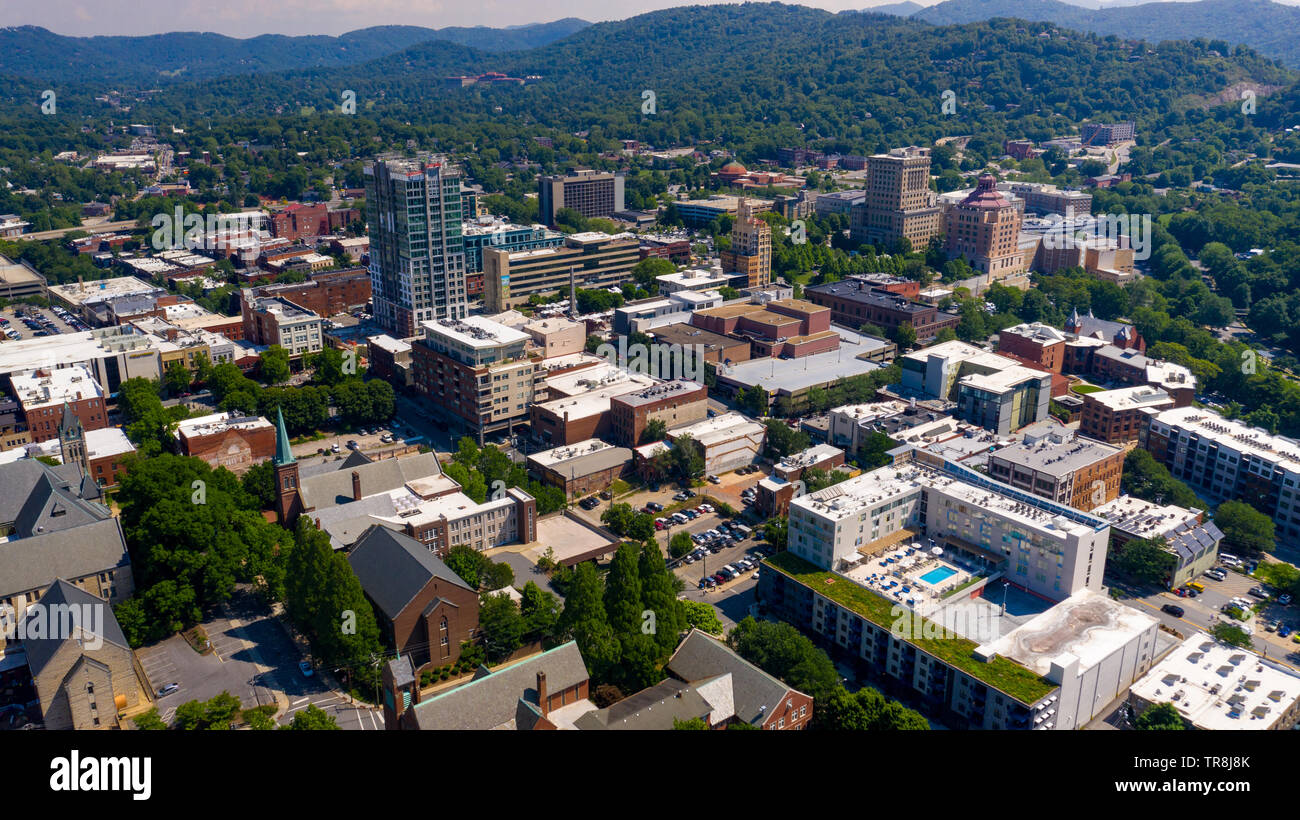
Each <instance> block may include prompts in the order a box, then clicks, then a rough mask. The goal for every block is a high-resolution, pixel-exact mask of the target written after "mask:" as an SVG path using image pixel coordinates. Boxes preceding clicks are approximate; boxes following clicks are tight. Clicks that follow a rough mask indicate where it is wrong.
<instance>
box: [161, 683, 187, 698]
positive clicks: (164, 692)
mask: <svg viewBox="0 0 1300 820" xmlns="http://www.w3.org/2000/svg"><path fill="white" fill-rule="evenodd" d="M180 688H181V685H180V684H179V683H169V684H167V685H166V686H164V687H163V688H161V689H159V690H158V697H160V698H165V697H167V696H168V695H170V694H171V693H172V692H175V691H176V690H177V689H180Z"/></svg>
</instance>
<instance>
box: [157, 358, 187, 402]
mask: <svg viewBox="0 0 1300 820" xmlns="http://www.w3.org/2000/svg"><path fill="white" fill-rule="evenodd" d="M163 382H164V383H165V384H166V385H167V392H168V393H170V394H171V395H173V396H179V395H180V394H181V393H184V392H186V391H187V390H189V389H190V371H188V370H186V369H185V363H184V362H182V361H181V360H180V359H173V360H172V361H170V362H168V363H167V372H166V373H165V374H164V376H163Z"/></svg>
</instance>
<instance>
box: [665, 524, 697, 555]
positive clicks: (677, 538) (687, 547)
mask: <svg viewBox="0 0 1300 820" xmlns="http://www.w3.org/2000/svg"><path fill="white" fill-rule="evenodd" d="M693 549H695V542H694V541H692V540H691V534H690V533H689V532H686V531H684V530H683V531H681V532H677V533H673V537H672V538H670V539H669V540H668V554H669V555H671V556H672V557H674V558H681V557H682V556H683V555H685V554H686V553H688V552H690V551H691V550H693Z"/></svg>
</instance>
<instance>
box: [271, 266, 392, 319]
mask: <svg viewBox="0 0 1300 820" xmlns="http://www.w3.org/2000/svg"><path fill="white" fill-rule="evenodd" d="M249 296H250V298H262V297H279V298H281V299H288V300H289V301H290V302H293V303H294V304H296V305H300V306H302V307H304V308H306V309H307V310H310V311H312V312H313V313H315V314H316V315H318V316H336V315H338V314H340V313H349V312H351V311H353V310H357V309H359V308H364V307H365V306H366V305H367V304H368V303H369V302H370V271H368V270H366V269H365V268H349V269H348V270H339V271H324V272H320V273H312V274H308V276H307V281H305V282H297V283H294V284H283V285H262V286H260V287H255V288H252V290H251V292H250V294H249Z"/></svg>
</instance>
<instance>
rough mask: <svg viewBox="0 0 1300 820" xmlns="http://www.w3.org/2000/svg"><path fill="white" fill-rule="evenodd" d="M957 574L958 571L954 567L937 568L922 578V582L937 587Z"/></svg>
mask: <svg viewBox="0 0 1300 820" xmlns="http://www.w3.org/2000/svg"><path fill="white" fill-rule="evenodd" d="M956 574H957V570H955V569H953V568H952V567H935V568H934V569H932V570H930V571H929V572H927V573H926V574H924V575H922V576H921V580H922V581H924V582H925V583H927V584H929V585H930V586H937V585H938V584H941V583H943V582H944V581H946V580H948V579H949V578H951V577H952V576H954V575H956Z"/></svg>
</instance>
